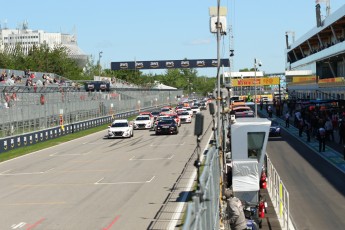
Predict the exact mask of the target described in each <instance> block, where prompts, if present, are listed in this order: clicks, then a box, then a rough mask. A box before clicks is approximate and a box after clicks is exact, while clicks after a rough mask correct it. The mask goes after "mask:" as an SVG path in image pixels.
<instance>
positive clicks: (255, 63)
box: [254, 58, 262, 118]
mask: <svg viewBox="0 0 345 230" xmlns="http://www.w3.org/2000/svg"><path fill="white" fill-rule="evenodd" d="M256 65H259V66H261V65H262V64H261V61H259V60H257V59H256V58H254V105H255V118H257V117H258V103H257V101H256Z"/></svg>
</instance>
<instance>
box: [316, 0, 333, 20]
mask: <svg viewBox="0 0 345 230" xmlns="http://www.w3.org/2000/svg"><path fill="white" fill-rule="evenodd" d="M320 3H325V5H326V16H325V18H326V17H328V16H329V15H330V13H331V5H330V0H316V1H315V4H316V5H320Z"/></svg>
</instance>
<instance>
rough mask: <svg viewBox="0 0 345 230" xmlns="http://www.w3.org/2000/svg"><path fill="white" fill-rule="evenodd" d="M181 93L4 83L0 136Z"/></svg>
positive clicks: (141, 106) (135, 109)
mask: <svg viewBox="0 0 345 230" xmlns="http://www.w3.org/2000/svg"><path fill="white" fill-rule="evenodd" d="M181 94H182V92H181V91H179V90H161V89H159V90H158V89H125V88H123V89H112V90H111V91H105V92H102V91H99V92H86V91H84V90H80V89H76V88H74V87H37V88H35V87H25V86H5V87H0V117H1V119H0V140H2V139H8V138H14V137H17V136H22V135H23V134H28V133H34V132H38V131H43V130H50V129H55V128H57V130H58V129H59V128H60V129H62V130H63V129H64V127H68V126H69V125H74V124H77V123H79V122H83V121H91V120H95V119H99V118H103V117H110V118H115V117H117V115H122V114H134V113H139V112H140V111H143V110H147V109H151V110H152V109H154V108H158V107H161V106H163V105H171V104H176V103H177V101H178V98H177V95H181ZM10 146H11V145H10ZM7 149H8V148H7ZM3 150H4V149H3ZM0 152H1V151H0Z"/></svg>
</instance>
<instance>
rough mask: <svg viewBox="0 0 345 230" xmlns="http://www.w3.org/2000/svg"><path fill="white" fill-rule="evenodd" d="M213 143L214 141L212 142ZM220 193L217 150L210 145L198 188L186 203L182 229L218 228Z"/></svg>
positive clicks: (201, 229) (214, 146)
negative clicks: (190, 200)
mask: <svg viewBox="0 0 345 230" xmlns="http://www.w3.org/2000/svg"><path fill="white" fill-rule="evenodd" d="M214 143H215V142H214ZM219 194H220V161H219V150H218V149H217V147H216V145H212V146H211V147H210V148H209V149H208V151H207V155H206V159H205V162H204V168H203V171H202V174H201V176H200V189H199V190H198V191H197V195H196V196H194V197H193V202H191V203H189V204H188V208H187V215H186V220H185V223H184V225H183V230H189V229H198V230H203V229H205V230H206V229H218V226H219V219H220V218H219Z"/></svg>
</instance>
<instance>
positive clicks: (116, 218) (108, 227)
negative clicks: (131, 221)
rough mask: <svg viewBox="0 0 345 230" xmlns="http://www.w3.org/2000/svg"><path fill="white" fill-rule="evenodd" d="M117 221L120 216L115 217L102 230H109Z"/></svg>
mask: <svg viewBox="0 0 345 230" xmlns="http://www.w3.org/2000/svg"><path fill="white" fill-rule="evenodd" d="M119 219H120V216H117V217H115V219H114V220H113V221H112V222H111V223H110V224H109V225H108V226H107V227H105V228H103V229H102V230H109V229H110V228H111V227H112V226H113V225H114V224H115V223H116V221H118V220H119Z"/></svg>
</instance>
